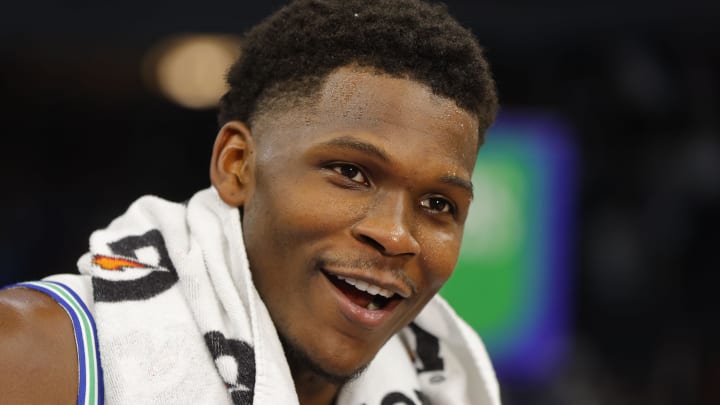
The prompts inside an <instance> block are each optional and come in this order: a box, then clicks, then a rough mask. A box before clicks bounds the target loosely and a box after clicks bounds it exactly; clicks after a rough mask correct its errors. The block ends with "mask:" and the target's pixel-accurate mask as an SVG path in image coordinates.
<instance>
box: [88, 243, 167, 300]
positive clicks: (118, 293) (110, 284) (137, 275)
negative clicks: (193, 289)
mask: <svg viewBox="0 0 720 405" xmlns="http://www.w3.org/2000/svg"><path fill="white" fill-rule="evenodd" d="M108 247H109V248H110V251H111V252H112V255H95V256H93V258H92V263H93V265H95V266H97V268H99V269H101V270H102V271H99V272H95V273H94V275H93V278H92V283H93V295H94V298H95V301H96V302H118V301H138V300H146V299H148V298H152V297H154V296H156V295H158V294H160V293H161V292H163V291H166V290H167V289H169V288H170V287H172V286H173V285H174V284H175V283H176V282H177V281H178V275H177V271H176V270H175V266H173V264H172V261H171V260H170V255H169V254H168V251H167V248H166V247H165V240H164V239H163V237H162V234H160V231H158V230H157V229H153V230H150V231H148V232H146V233H144V234H142V235H133V236H126V237H124V238H122V239H120V240H117V241H115V242H111V243H108Z"/></svg>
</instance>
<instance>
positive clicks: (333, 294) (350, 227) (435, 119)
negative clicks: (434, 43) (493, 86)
mask: <svg viewBox="0 0 720 405" xmlns="http://www.w3.org/2000/svg"><path fill="white" fill-rule="evenodd" d="M477 128H478V127H477V121H476V119H475V118H474V117H473V116H472V115H471V114H468V113H467V112H465V111H464V110H462V109H460V108H458V107H457V106H456V105H455V104H454V103H453V102H452V101H450V100H447V99H444V98H442V97H438V96H435V95H433V94H432V93H431V92H430V90H429V89H428V88H426V87H425V86H423V85H420V84H418V83H417V82H414V81H412V80H407V79H399V78H393V77H389V76H385V75H378V74H373V73H370V72H368V71H365V70H361V69H357V68H342V69H339V70H337V71H335V72H334V73H332V74H331V75H330V76H329V77H328V80H327V82H326V83H325V85H324V86H323V88H322V90H321V92H320V97H319V100H318V101H317V103H313V105H312V106H308V107H306V108H297V109H294V110H291V111H289V112H285V113H281V114H275V115H273V114H268V116H267V117H264V118H261V119H259V120H258V123H257V124H256V125H255V126H254V128H253V132H252V135H253V138H254V139H255V142H256V150H255V164H256V166H255V171H254V172H255V188H254V191H253V192H252V193H251V194H250V196H249V198H248V200H247V201H246V203H245V204H244V215H243V231H244V238H245V242H246V246H247V253H248V258H249V260H250V268H251V271H252V274H253V278H254V281H255V285H256V287H257V289H258V292H259V293H260V295H261V297H262V299H263V301H264V302H265V304H266V306H267V308H268V310H269V312H270V315H271V317H272V319H273V321H274V323H275V325H276V327H277V330H278V332H279V334H280V335H281V337H282V338H283V340H284V341H285V342H287V344H289V345H291V346H292V347H293V349H294V350H296V351H299V352H301V353H303V354H304V356H306V357H307V358H308V359H309V361H311V362H312V363H314V365H315V366H316V367H320V368H321V369H322V370H323V372H324V373H327V374H330V375H334V376H338V377H344V376H350V375H352V374H353V373H354V372H356V371H357V370H359V369H361V368H362V367H363V366H365V365H366V364H368V363H369V362H370V361H371V360H372V358H373V357H374V356H375V354H376V353H377V352H378V350H379V349H380V348H381V347H382V345H383V344H384V343H385V342H386V341H387V340H388V339H389V338H390V337H391V336H392V335H393V334H394V333H396V332H397V331H398V330H399V329H401V328H402V327H404V326H405V325H407V324H408V323H409V322H411V321H412V320H413V319H414V318H415V316H416V315H417V314H418V312H420V310H421V309H422V308H423V307H424V306H425V304H426V303H427V302H428V300H430V299H431V298H432V296H433V295H435V293H437V291H438V290H439V289H440V287H441V286H442V285H443V283H445V281H446V280H447V279H448V277H450V275H451V274H452V272H453V269H454V268H455V264H456V261H457V258H458V251H459V248H460V240H461V237H462V233H463V224H464V222H465V217H466V216H467V212H468V206H469V204H470V201H471V199H472V190H471V185H470V176H471V173H472V170H473V165H474V162H475V157H476V147H477V142H478V140H477ZM361 290H365V291H361Z"/></svg>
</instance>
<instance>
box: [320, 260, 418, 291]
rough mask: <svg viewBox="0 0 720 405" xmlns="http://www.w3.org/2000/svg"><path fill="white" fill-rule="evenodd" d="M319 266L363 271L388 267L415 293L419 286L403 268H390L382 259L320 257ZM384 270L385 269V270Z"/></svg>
mask: <svg viewBox="0 0 720 405" xmlns="http://www.w3.org/2000/svg"><path fill="white" fill-rule="evenodd" d="M316 267H317V268H321V269H322V268H340V269H360V270H363V271H371V270H377V269H387V270H388V271H390V274H391V275H392V277H393V278H395V279H396V280H398V281H400V282H401V283H403V284H405V285H407V286H408V287H410V291H411V292H412V293H413V294H415V293H416V292H417V288H416V286H415V282H414V281H413V280H412V279H411V278H410V276H408V275H407V274H406V273H405V272H404V271H403V270H402V269H399V268H395V267H391V268H388V267H387V265H386V264H383V261H382V259H368V258H362V257H358V258H347V257H343V258H328V257H324V258H320V259H318V260H317V266H316ZM383 271H384V270H383Z"/></svg>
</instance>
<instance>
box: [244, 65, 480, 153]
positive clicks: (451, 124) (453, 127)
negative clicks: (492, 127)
mask: <svg viewBox="0 0 720 405" xmlns="http://www.w3.org/2000/svg"><path fill="white" fill-rule="evenodd" d="M253 132H254V133H255V134H256V135H257V137H258V139H259V143H261V144H265V146H270V145H272V146H274V147H279V146H280V145H279V144H278V143H280V144H286V142H288V141H289V140H288V139H284V138H285V135H287V133H288V132H292V136H293V137H294V140H293V142H292V143H295V144H296V145H297V143H298V142H312V140H313V137H317V136H318V135H319V134H339V133H353V132H363V133H370V134H373V136H374V137H376V138H377V141H378V142H380V143H382V144H386V145H390V144H402V143H404V142H416V143H417V142H420V143H423V142H424V143H425V145H426V147H427V149H428V151H427V152H429V153H433V154H434V155H435V156H437V157H441V156H445V157H448V158H452V159H454V160H459V161H460V162H461V164H463V165H464V166H465V165H469V166H470V167H472V165H473V164H474V162H475V158H476V154H477V144H478V141H479V139H478V122H477V118H476V117H475V116H474V115H473V114H470V113H468V112H467V111H465V110H463V109H462V108H460V107H458V106H457V105H456V104H455V102H454V101H452V100H449V99H447V98H444V97H441V96H437V95H435V94H433V93H432V91H431V90H430V89H429V88H428V87H427V86H425V85H423V84H421V83H419V82H416V81H414V80H410V79H407V78H399V77H393V76H389V75H386V74H379V73H377V72H374V71H372V70H370V69H366V68H358V67H343V68H340V69H338V70H336V71H334V72H332V73H331V74H329V75H328V77H327V78H326V80H325V82H324V84H323V85H322V86H321V88H320V90H319V92H318V94H316V95H315V96H314V97H313V98H311V99H310V100H308V102H307V103H306V104H304V105H302V106H295V107H293V108H290V109H285V110H282V111H275V112H271V113H269V114H266V115H264V117H263V119H261V120H259V121H258V122H257V123H256V124H255V125H254V128H253ZM421 149H422V148H419V149H418V148H416V149H415V150H421Z"/></svg>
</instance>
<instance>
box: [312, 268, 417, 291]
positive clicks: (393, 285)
mask: <svg viewBox="0 0 720 405" xmlns="http://www.w3.org/2000/svg"><path fill="white" fill-rule="evenodd" d="M320 271H322V272H323V273H325V274H326V275H329V276H342V277H349V278H354V279H355V280H360V281H364V282H366V283H368V284H372V285H376V286H378V287H381V288H384V289H386V290H388V291H391V292H393V293H395V294H397V295H399V296H400V297H402V298H410V296H411V295H412V289H411V288H410V287H408V286H403V285H400V284H399V283H397V282H396V281H394V280H388V281H385V280H378V279H370V278H368V277H367V276H365V275H356V274H351V273H349V272H338V271H335V270H328V269H326V268H322V269H321V270H320ZM331 284H332V283H331Z"/></svg>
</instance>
